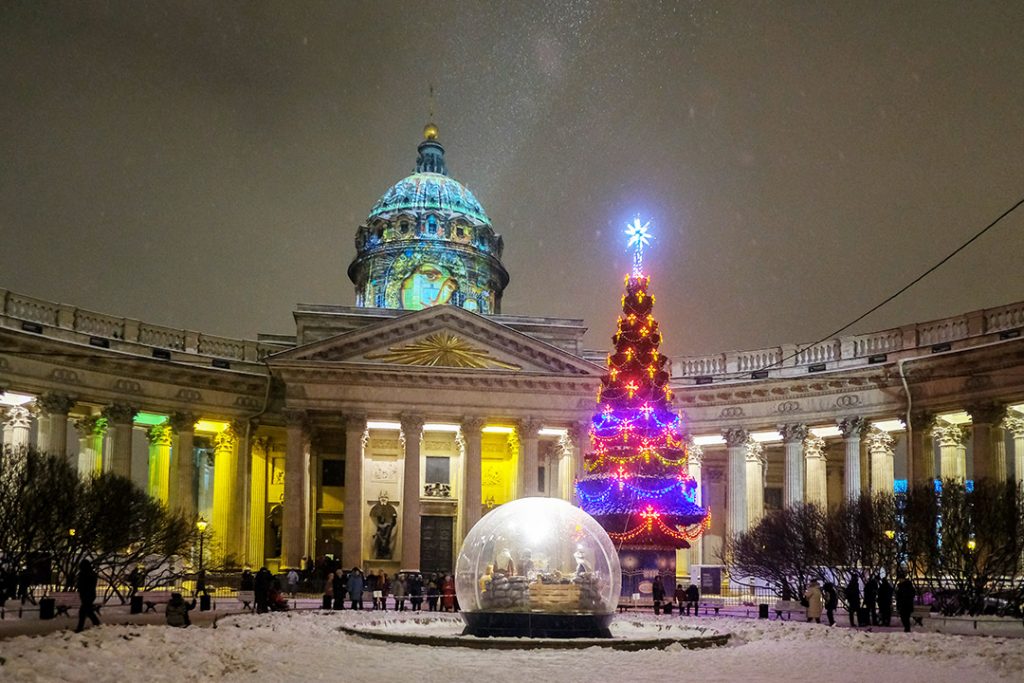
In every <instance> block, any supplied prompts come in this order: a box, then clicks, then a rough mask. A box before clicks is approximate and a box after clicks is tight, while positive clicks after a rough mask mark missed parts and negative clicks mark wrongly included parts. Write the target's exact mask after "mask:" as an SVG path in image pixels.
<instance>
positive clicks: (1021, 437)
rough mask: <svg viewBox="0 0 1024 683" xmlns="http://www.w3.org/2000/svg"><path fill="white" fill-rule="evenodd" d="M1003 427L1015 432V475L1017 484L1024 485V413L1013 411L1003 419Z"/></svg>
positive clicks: (1012, 432)
mask: <svg viewBox="0 0 1024 683" xmlns="http://www.w3.org/2000/svg"><path fill="white" fill-rule="evenodd" d="M1003 428H1004V429H1008V430H1009V431H1010V433H1011V434H1013V477H1014V480H1015V481H1016V482H1017V486H1021V485H1024V415H1021V414H1020V413H1018V412H1016V411H1011V412H1010V414H1009V415H1007V416H1006V419H1004V420H1003Z"/></svg>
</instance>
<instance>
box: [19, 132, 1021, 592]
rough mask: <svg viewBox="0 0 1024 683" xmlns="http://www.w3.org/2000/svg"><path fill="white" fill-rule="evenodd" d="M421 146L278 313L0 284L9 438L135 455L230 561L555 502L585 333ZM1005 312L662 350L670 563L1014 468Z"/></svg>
mask: <svg viewBox="0 0 1024 683" xmlns="http://www.w3.org/2000/svg"><path fill="white" fill-rule="evenodd" d="M417 152H418V156H417V160H416V169H415V172H414V173H413V174H412V175H410V176H408V177H406V178H404V179H402V180H400V181H399V182H397V183H396V184H395V185H394V186H392V187H391V188H390V189H388V190H387V191H386V192H385V193H384V195H383V196H382V197H381V198H380V200H379V201H377V203H376V204H375V205H374V206H373V208H372V209H371V211H370V213H369V215H368V217H367V220H366V221H365V223H364V224H363V225H361V226H359V228H358V230H357V234H356V247H357V253H356V257H355V259H354V261H353V262H352V264H351V266H350V267H349V270H348V274H349V277H350V278H351V279H352V282H353V284H354V286H355V291H356V305H355V306H336V305H300V306H298V308H297V309H296V310H295V311H294V318H295V322H296V330H295V334H294V335H288V336H281V335H261V336H259V337H258V338H257V339H256V340H254V341H252V340H238V339H228V338H224V337H217V336H213V335H206V334H202V333H195V332H190V331H185V330H180V329H174V328H168V327H163V326H159V325H152V324H148V323H145V322H142V321H138V320H132V319H127V318H123V317H118V316H116V315H109V314H105V313H97V312H93V311H88V310H84V309H80V308H75V307H72V306H68V305H65V304H60V303H55V302H50V301H44V300H41V299H37V298H34V297H31V296H27V295H23V294H18V293H15V292H13V291H8V290H0V305H2V308H0V390H2V392H3V393H2V394H0V419H2V424H3V440H4V443H5V444H10V445H15V446H18V445H26V444H34V445H36V446H38V447H39V448H41V449H43V450H47V451H49V452H53V453H62V454H66V455H67V457H68V458H70V459H71V460H72V461H73V462H75V463H77V465H78V467H79V470H80V471H81V472H82V473H88V472H92V471H98V470H109V471H114V472H118V473H121V474H124V475H126V476H129V477H131V478H132V479H133V480H135V481H136V482H137V483H138V484H139V485H140V486H142V487H144V488H146V489H147V490H148V491H149V492H150V494H151V495H153V496H155V497H157V498H159V499H161V500H162V501H164V502H166V503H167V504H168V505H169V506H171V507H173V508H175V509H179V510H182V511H184V512H186V513H187V514H189V515H194V516H196V517H200V516H201V517H202V518H203V519H205V520H207V521H208V522H209V527H208V529H209V533H211V534H212V538H213V543H212V546H213V549H214V553H215V554H216V555H217V557H218V558H219V559H220V560H221V561H222V562H223V563H224V564H228V565H232V566H251V567H259V566H261V565H266V566H268V567H270V568H271V569H274V570H279V569H281V568H285V567H293V566H297V565H298V564H299V563H300V562H301V560H302V559H303V558H306V557H319V556H323V555H326V554H332V555H335V556H340V557H341V558H342V561H343V564H344V566H346V567H352V566H361V567H363V568H370V569H374V570H375V569H378V568H380V569H384V570H385V571H386V572H388V573H393V572H395V571H397V570H399V569H419V570H421V571H451V569H452V568H453V564H454V557H455V552H456V550H457V548H458V545H459V542H460V541H461V539H462V538H463V537H464V536H465V534H466V533H468V531H469V529H470V528H471V527H472V526H473V524H474V523H475V522H476V521H477V520H479V519H480V517H481V516H482V515H483V514H486V513H487V511H488V510H489V509H491V508H493V507H495V506H497V505H500V504H502V503H504V502H507V501H510V500H513V499H516V498H520V497H524V496H553V497H559V498H563V499H566V500H570V501H572V500H573V495H574V494H573V491H574V487H573V483H574V481H575V479H576V477H577V476H578V475H579V474H580V469H579V468H580V467H581V463H582V460H583V458H582V455H583V453H584V452H585V450H586V448H587V447H588V444H589V441H588V428H589V423H590V419H591V415H592V412H593V410H594V397H595V393H596V390H597V387H598V384H599V381H600V377H601V375H602V373H603V372H604V366H603V358H604V354H603V353H597V354H594V353H587V352H586V351H585V350H584V348H583V341H582V340H583V334H584V332H585V331H586V328H585V327H584V323H583V321H582V320H577V319H561V318H550V317H539V316H538V317H534V316H512V315H504V314H502V313H501V300H502V293H503V291H504V289H505V287H506V286H507V285H508V283H509V274H508V272H507V271H506V270H505V268H504V266H503V265H502V262H501V256H502V249H503V241H502V237H501V235H499V234H498V233H496V232H495V230H494V227H493V225H492V224H491V221H490V218H489V217H488V215H487V213H486V211H485V210H484V209H483V207H482V206H481V204H480V202H479V201H478V200H477V199H476V197H475V196H474V195H473V194H472V192H470V191H469V189H468V188H466V187H465V186H464V185H462V184H461V183H459V182H458V181H456V180H455V179H454V178H452V177H451V176H449V175H448V171H447V164H446V161H445V151H444V148H443V147H442V146H441V144H440V142H439V141H438V134H437V129H436V127H434V126H432V125H431V126H428V127H427V129H426V130H425V134H424V140H423V141H422V142H421V143H420V145H419V147H418V149H417ZM668 294H669V296H667V297H666V300H668V301H669V302H671V296H670V293H668ZM669 305H671V303H669ZM592 323H593V324H594V325H597V326H598V327H599V328H601V327H602V326H605V327H608V329H609V330H611V327H612V325H611V321H592ZM1022 327H1024V303H1016V304H1011V305H1007V306H1000V307H997V308H993V309H986V310H982V311H975V312H971V313H968V314H965V315H961V316H956V317H953V318H948V319H944V320H939V321H931V322H927V323H920V324H908V325H905V326H903V327H900V328H896V329H892V330H884V331H881V332H877V333H872V334H864V335H855V336H849V337H842V338H837V339H832V340H828V341H826V342H823V343H820V344H816V345H812V346H802V345H800V346H798V345H796V344H787V345H780V346H779V347H775V348H770V349H760V350H756V351H749V352H730V353H721V354H712V355H708V356H702V357H679V358H674V359H672V388H673V390H674V392H675V394H676V396H677V400H676V405H677V407H679V409H680V410H681V412H682V414H683V420H684V423H685V424H687V425H689V430H690V433H691V440H690V445H689V455H690V464H689V467H690V473H691V474H692V475H693V476H694V478H695V479H696V480H697V481H698V483H699V492H700V493H699V495H700V499H699V501H698V502H700V503H701V504H703V505H704V506H706V507H709V508H710V509H711V512H712V521H711V526H710V528H709V529H708V530H707V532H706V534H705V536H704V537H703V538H702V539H701V540H699V541H698V542H697V543H696V544H695V545H694V547H693V548H691V549H690V550H687V551H680V553H681V554H680V558H679V560H680V562H679V565H678V566H679V567H681V568H685V567H687V566H689V567H690V569H691V571H692V570H695V568H696V567H698V566H700V565H704V564H718V563H720V562H721V558H720V557H719V552H720V547H721V540H722V538H724V537H725V536H726V534H729V533H732V532H735V531H739V530H742V529H745V528H747V527H748V526H749V525H751V524H753V523H755V522H756V520H757V519H758V518H759V517H760V516H761V515H763V514H764V512H765V511H766V510H771V509H773V508H776V507H782V506H787V505H793V504H795V503H798V502H803V501H813V502H817V503H820V504H823V505H832V504H835V503H836V502H837V501H839V500H842V499H843V497H851V496H856V495H859V494H860V493H862V492H870V491H892V490H894V489H898V488H899V487H901V486H903V485H905V483H906V481H908V480H909V481H917V480H922V479H929V478H933V477H936V476H942V477H958V478H963V479H971V478H975V477H979V478H980V477H982V476H990V477H997V478H1009V477H1012V478H1015V479H1016V480H1017V481H1021V480H1022V479H1024V415H1022V414H1021V412H1020V411H1021V410H1022V409H1024V340H1022V339H1021V336H1020V332H1021V329H1022ZM681 571H685V569H682V570H681Z"/></svg>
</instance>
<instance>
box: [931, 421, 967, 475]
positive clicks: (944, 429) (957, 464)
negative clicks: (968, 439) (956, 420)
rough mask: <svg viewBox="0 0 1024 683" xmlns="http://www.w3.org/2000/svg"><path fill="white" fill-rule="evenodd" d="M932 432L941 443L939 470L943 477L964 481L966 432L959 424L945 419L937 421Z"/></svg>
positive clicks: (965, 470)
mask: <svg viewBox="0 0 1024 683" xmlns="http://www.w3.org/2000/svg"><path fill="white" fill-rule="evenodd" d="M932 434H933V435H934V437H935V440H936V441H937V442H938V444H939V471H938V473H937V476H938V477H941V478H942V479H956V480H957V481H964V480H965V479H966V478H967V463H966V458H965V457H964V453H963V450H962V448H963V443H964V432H963V430H962V429H960V427H959V426H957V425H954V424H950V423H948V422H945V421H938V422H936V424H935V426H934V427H933V428H932Z"/></svg>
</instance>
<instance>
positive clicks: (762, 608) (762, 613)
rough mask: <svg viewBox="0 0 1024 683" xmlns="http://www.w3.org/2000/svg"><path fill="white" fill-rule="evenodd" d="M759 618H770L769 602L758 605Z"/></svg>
mask: <svg viewBox="0 0 1024 683" xmlns="http://www.w3.org/2000/svg"><path fill="white" fill-rule="evenodd" d="M757 618H758V619H767V618H768V603H766V602H762V603H761V604H759V605H758V606H757Z"/></svg>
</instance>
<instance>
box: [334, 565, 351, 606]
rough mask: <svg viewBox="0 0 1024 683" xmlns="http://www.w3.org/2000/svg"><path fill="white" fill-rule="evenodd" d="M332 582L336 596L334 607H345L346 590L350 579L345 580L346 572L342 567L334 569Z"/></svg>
mask: <svg viewBox="0 0 1024 683" xmlns="http://www.w3.org/2000/svg"><path fill="white" fill-rule="evenodd" d="M330 584H331V593H332V594H333V596H334V605H333V607H334V609H345V591H347V590H348V581H346V580H345V572H343V571H342V570H341V568H340V567H339V568H338V569H336V570H334V575H333V576H332V577H331V581H330Z"/></svg>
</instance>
